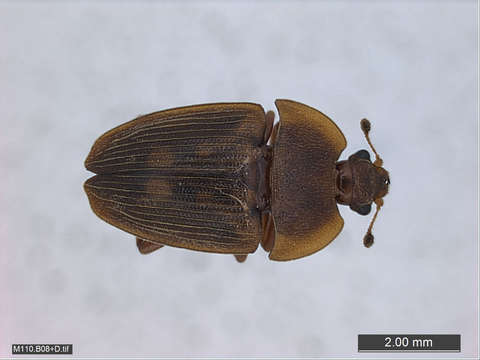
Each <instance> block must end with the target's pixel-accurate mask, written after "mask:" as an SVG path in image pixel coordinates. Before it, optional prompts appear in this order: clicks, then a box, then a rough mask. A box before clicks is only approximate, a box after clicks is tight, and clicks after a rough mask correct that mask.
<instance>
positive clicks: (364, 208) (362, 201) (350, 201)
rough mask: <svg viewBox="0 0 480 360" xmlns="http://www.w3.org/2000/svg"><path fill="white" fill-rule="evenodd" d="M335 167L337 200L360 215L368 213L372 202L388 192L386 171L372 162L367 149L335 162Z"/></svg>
mask: <svg viewBox="0 0 480 360" xmlns="http://www.w3.org/2000/svg"><path fill="white" fill-rule="evenodd" d="M336 169H337V179H336V187H337V196H336V200H337V202H338V203H339V204H342V205H350V209H352V210H353V211H355V212H357V213H359V214H360V215H368V214H369V213H370V211H371V207H372V202H374V201H375V200H377V199H380V198H383V197H384V196H385V195H386V194H387V193H388V185H389V184H390V177H389V175H388V171H387V170H385V169H384V168H383V167H381V166H376V165H375V164H374V163H372V162H371V161H370V154H369V153H368V151H367V150H360V151H357V152H356V153H355V154H352V155H350V157H349V158H348V160H344V161H339V162H337V165H336Z"/></svg>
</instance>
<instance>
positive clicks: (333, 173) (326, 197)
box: [84, 100, 389, 261]
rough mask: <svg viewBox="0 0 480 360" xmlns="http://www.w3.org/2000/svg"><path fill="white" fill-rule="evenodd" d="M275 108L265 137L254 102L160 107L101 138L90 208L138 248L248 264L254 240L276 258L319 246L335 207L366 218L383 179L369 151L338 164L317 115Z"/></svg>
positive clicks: (93, 157) (341, 143)
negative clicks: (130, 237)
mask: <svg viewBox="0 0 480 360" xmlns="http://www.w3.org/2000/svg"><path fill="white" fill-rule="evenodd" d="M276 106H277V109H278V112H279V115H280V121H279V123H277V124H276V126H275V127H274V128H273V131H272V127H273V113H272V112H268V113H266V114H265V111H264V110H263V108H262V107H261V106H260V105H258V104H252V103H218V104H206V105H195V106H188V107H182V108H176V109H171V110H165V111H160V112H156V113H152V114H149V115H145V116H141V117H138V118H136V119H134V120H132V121H130V122H128V123H126V124H123V125H120V126H118V127H116V128H114V129H112V130H110V131H108V132H107V133H105V134H104V135H102V136H101V137H100V138H99V139H98V140H97V141H96V142H95V144H94V145H93V147H92V149H91V151H90V154H89V155H88V157H87V159H86V161H85V166H86V168H87V169H88V170H90V171H92V172H94V173H96V174H97V175H95V176H94V177H92V178H90V179H88V180H87V181H86V182H85V184H84V188H85V191H86V193H87V195H88V198H89V201H90V205H91V207H92V209H93V211H94V212H95V214H97V215H98V216H99V217H100V218H101V219H103V220H105V221H106V222H108V223H110V224H112V225H114V226H116V227H118V228H120V229H122V230H124V231H126V232H128V233H131V234H133V235H135V236H136V237H137V246H138V248H139V250H140V252H142V253H149V252H152V251H155V250H157V249H159V248H160V247H162V246H164V245H167V246H174V247H182V248H187V249H191V250H198V251H205V252H214V253H224V254H234V255H236V258H237V260H238V261H244V260H245V258H246V255H247V254H250V253H253V252H255V250H256V249H257V247H258V245H259V244H262V247H263V248H264V249H265V250H267V251H268V252H270V255H269V257H270V259H272V260H280V261H282V260H292V259H297V258H301V257H304V256H307V255H310V254H312V253H314V252H316V251H318V250H320V249H322V248H323V247H325V246H326V245H328V244H329V243H330V242H331V241H332V240H333V239H334V238H335V237H336V236H337V235H338V234H339V233H340V231H341V229H342V227H343V219H342V217H341V216H340V214H339V211H338V207H337V202H338V203H340V204H346V205H350V207H351V208H352V209H353V210H355V211H357V212H359V213H362V212H361V211H359V209H363V213H368V212H369V209H368V212H367V211H366V208H365V206H368V205H369V204H371V202H373V201H376V199H378V198H380V199H381V197H383V196H384V195H385V194H386V192H387V191H388V184H387V180H386V179H388V173H387V172H386V170H384V169H383V168H381V166H377V165H378V164H377V165H374V164H372V163H371V161H370V159H369V155H368V152H366V151H365V150H362V151H365V152H366V153H367V155H368V159H367V157H366V156H365V154H364V153H361V154H360V155H361V156H356V154H354V155H352V156H351V157H350V158H349V159H348V160H347V161H343V162H342V161H340V162H338V161H337V160H338V158H339V156H340V154H341V152H342V151H343V149H344V148H345V146H346V140H345V137H344V136H343V134H342V132H341V131H340V129H339V128H338V127H337V126H336V125H335V123H333V121H331V120H330V119H329V118H328V117H326V116H325V115H324V114H322V113H321V112H319V111H317V110H315V109H313V108H311V107H309V106H307V105H303V104H300V103H298V102H294V101H290V100H277V101H276ZM272 132H273V133H272ZM359 153H360V152H359ZM357 154H358V153H357ZM357 169H359V171H357ZM380 169H381V171H383V172H381V171H380ZM379 171H380V172H379ZM377 173H378V175H377ZM347 178H348V179H349V180H345V179H347ZM342 179H343V180H342ZM352 180H353V181H355V184H357V185H355V184H353V185H352V183H351V182H352ZM349 181H350V183H349ZM388 181H389V180H388ZM358 184H360V185H361V186H360V185H358ZM359 186H360V187H361V188H360V187H359ZM379 189H380V190H379ZM359 194H360V195H359ZM361 194H364V196H363V198H362V196H361ZM365 194H366V195H365ZM359 201H360V202H364V203H365V204H363V203H359ZM362 206H363V208H362ZM377 207H378V204H377Z"/></svg>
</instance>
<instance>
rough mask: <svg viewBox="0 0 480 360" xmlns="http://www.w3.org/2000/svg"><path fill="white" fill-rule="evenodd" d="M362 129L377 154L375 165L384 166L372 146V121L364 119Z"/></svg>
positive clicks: (361, 124) (361, 122) (361, 123)
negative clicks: (370, 132)
mask: <svg viewBox="0 0 480 360" xmlns="http://www.w3.org/2000/svg"><path fill="white" fill-rule="evenodd" d="M360 127H361V128H362V131H363V134H364V135H365V138H366V139H367V142H368V145H370V147H371V148H372V150H373V152H374V153H375V157H376V158H375V162H374V163H373V165H375V166H378V167H381V166H382V165H383V160H382V158H381V157H380V155H378V153H377V151H376V150H375V148H374V147H373V145H372V142H371V141H370V137H369V136H368V133H369V131H370V129H371V128H372V126H371V124H370V121H368V120H367V119H362V121H360ZM375 216H376V214H375ZM372 243H373V239H372Z"/></svg>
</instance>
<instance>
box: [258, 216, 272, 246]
mask: <svg viewBox="0 0 480 360" xmlns="http://www.w3.org/2000/svg"><path fill="white" fill-rule="evenodd" d="M262 225H263V238H262V240H261V242H260V244H261V245H262V248H263V250H265V251H266V252H270V251H271V250H272V249H273V245H274V243H275V228H274V227H273V219H272V214H270V213H268V214H264V216H263V218H262Z"/></svg>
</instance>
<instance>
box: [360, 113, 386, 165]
mask: <svg viewBox="0 0 480 360" xmlns="http://www.w3.org/2000/svg"><path fill="white" fill-rule="evenodd" d="M360 127H361V128H362V131H363V134H364V135H365V138H366V139H367V142H368V145H370V147H371V148H372V151H373V152H374V153H375V157H376V158H375V162H374V163H373V165H375V166H379V167H381V166H382V165H383V160H382V158H381V157H380V155H378V153H377V151H376V150H375V148H374V147H373V145H372V142H371V141H370V136H368V133H369V132H370V129H371V128H372V126H371V124H370V121H368V120H367V119H362V121H360Z"/></svg>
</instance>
